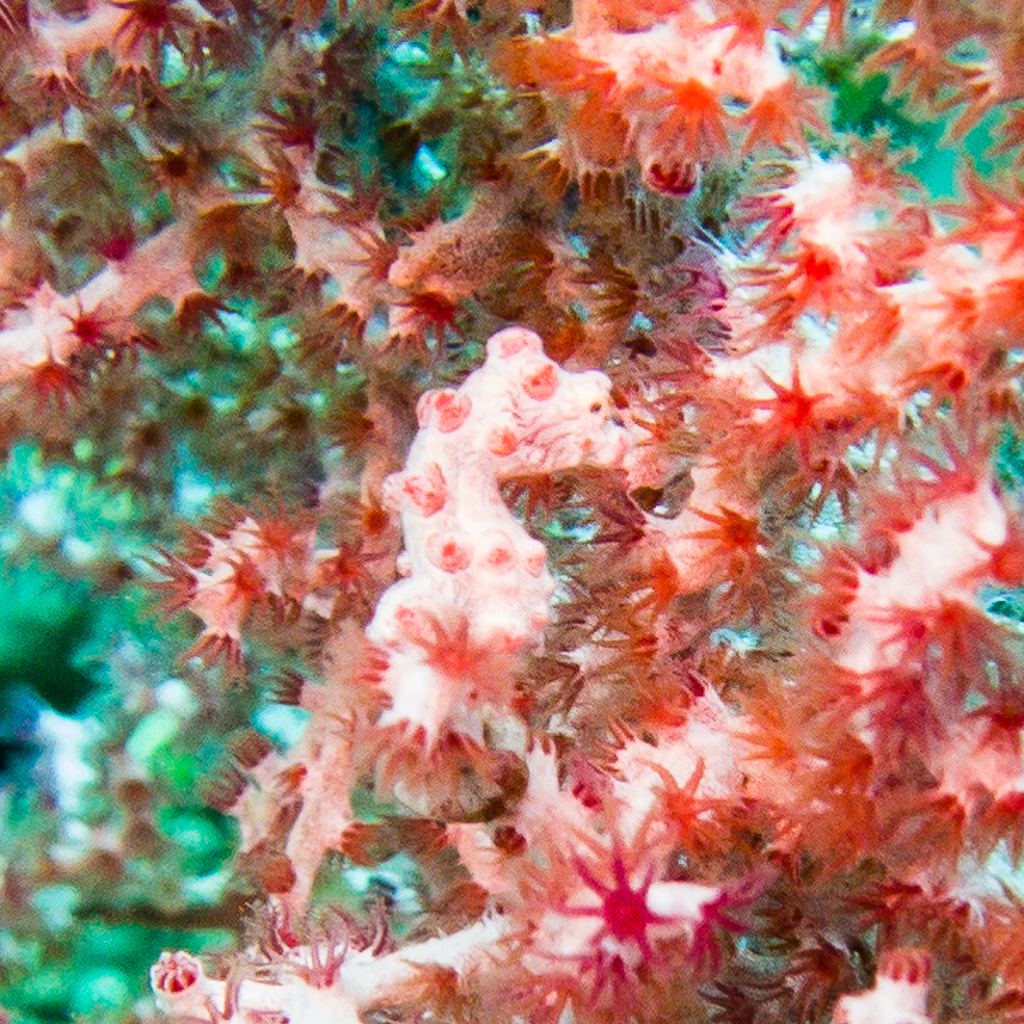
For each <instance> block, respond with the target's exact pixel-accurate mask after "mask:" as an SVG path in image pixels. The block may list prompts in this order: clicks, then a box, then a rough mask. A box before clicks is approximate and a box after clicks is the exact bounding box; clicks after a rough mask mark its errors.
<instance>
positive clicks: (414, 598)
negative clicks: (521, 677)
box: [367, 328, 629, 744]
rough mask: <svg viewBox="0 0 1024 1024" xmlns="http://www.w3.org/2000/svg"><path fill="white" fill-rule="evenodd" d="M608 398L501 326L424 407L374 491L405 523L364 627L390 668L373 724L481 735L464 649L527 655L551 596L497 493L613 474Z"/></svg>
mask: <svg viewBox="0 0 1024 1024" xmlns="http://www.w3.org/2000/svg"><path fill="white" fill-rule="evenodd" d="M610 390H611V384H610V382H609V380H608V378H607V377H606V376H605V375H604V374H602V373H599V372H597V371H588V372H585V373H569V372H567V371H565V370H563V369H561V367H559V366H558V365H557V364H556V363H554V362H552V361H551V360H550V359H548V358H547V356H545V355H544V351H543V347H542V343H541V339H540V338H539V337H538V336H537V335H536V334H533V333H532V332H530V331H527V330H523V329H521V328H509V329H507V330H504V331H501V332H499V333H498V334H496V335H494V336H493V337H492V338H491V339H490V340H489V341H488V343H487V361H486V362H485V363H484V365H483V366H482V367H481V368H480V369H479V370H477V371H476V372H474V373H473V374H471V375H470V376H469V377H468V378H467V379H466V381H465V382H464V383H463V384H462V386H461V387H460V388H458V389H457V390H443V391H430V392H427V394H425V395H424V396H423V397H422V398H421V400H420V402H419V405H418V408H417V415H418V418H419V425H420V430H419V433H418V434H417V435H416V439H415V440H414V442H413V445H412V448H411V450H410V452H409V458H408V461H407V463H406V467H405V469H404V470H402V471H401V472H400V473H396V474H394V475H392V476H391V477H389V478H388V479H387V481H385V485H384V497H385V501H386V502H387V503H388V504H389V505H390V506H391V507H392V508H394V509H395V510H396V511H398V512H399V514H400V516H401V521H402V531H403V535H404V537H405V552H404V553H403V555H402V556H401V559H400V566H399V568H400V571H401V572H402V573H403V574H404V576H405V578H404V579H402V580H400V581H399V582H398V583H396V584H395V585H394V586H393V587H391V588H390V589H389V590H388V591H387V592H386V593H385V594H384V596H383V597H382V598H381V601H380V603H379V605H378V607H377V611H376V614H375V615H374V618H373V621H372V622H371V623H370V626H369V628H368V629H367V637H368V638H369V639H370V641H371V642H372V643H374V644H376V645H377V646H378V647H380V648H381V649H382V650H383V651H385V652H386V653H387V655H388V661H389V664H388V668H387V669H386V670H385V671H384V675H383V679H382V681H381V685H382V687H383V689H384V691H385V692H386V693H387V694H388V696H389V697H390V699H391V707H390V708H389V709H388V710H387V711H386V712H385V714H384V717H383V718H382V720H381V722H380V724H381V725H395V724H402V725H405V726H406V727H408V728H409V729H410V730H412V731H416V730H422V732H423V734H424V736H425V738H426V740H427V742H428V743H429V744H432V743H433V742H434V741H435V740H436V739H437V737H438V736H439V735H440V734H441V733H442V732H443V731H444V730H446V729H454V731H460V732H465V733H467V734H469V735H476V734H477V733H478V732H479V724H478V721H477V720H476V719H475V718H474V714H473V711H472V705H473V704H474V702H477V703H479V704H480V705H483V704H486V703H487V695H486V694H481V693H479V692H478V686H477V685H476V684H477V683H478V682H479V678H478V677H479V673H478V672H475V671H474V670H473V668H474V666H473V664H472V662H473V661H474V660H475V659H474V656H473V654H472V652H473V651H478V652H479V651H486V650H490V651H499V652H505V653H508V654H515V653H517V652H521V651H524V650H528V649H530V648H531V647H535V646H536V645H537V644H538V642H539V640H540V637H541V635H542V631H543V629H544V626H545V624H546V623H547V621H548V618H549V615H550V599H551V596H552V594H553V592H554V589H555V581H554V578H553V577H552V575H551V573H550V572H549V571H548V568H547V564H546V550H545V548H544V545H543V544H542V543H541V542H540V541H538V540H536V539H534V538H533V537H531V536H530V535H529V534H528V533H527V532H526V530H524V529H523V527H522V526H521V525H520V524H519V523H518V522H517V521H516V519H515V518H514V517H513V515H512V514H511V512H510V511H509V510H508V508H507V507H506V506H505V504H504V502H503V501H502V498H501V493H500V490H499V485H500V483H501V481H503V480H507V479H509V478H512V477H516V476H522V475H528V474H537V473H550V472H555V471H558V470H564V469H568V468H570V467H572V466H580V465H591V466H617V465H620V464H621V462H622V460H623V458H624V456H625V454H626V452H627V449H628V446H629V439H628V434H627V431H626V430H625V429H624V428H623V427H622V426H620V425H619V424H617V423H616V422H615V421H614V417H613V415H612V409H611V407H610V402H609V393H610ZM439 644H441V645H444V646H446V648H448V649H447V650H446V652H445V653H444V654H443V655H441V654H438V652H437V647H438V645H439ZM453 644H454V645H456V646H457V645H459V644H461V645H462V646H463V647H464V648H465V651H464V653H465V655H466V657H465V658H463V659H460V658H459V657H458V654H457V652H454V651H452V650H451V647H452V646H453ZM431 652H433V654H432V653H431ZM467 712H468V717H467Z"/></svg>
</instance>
